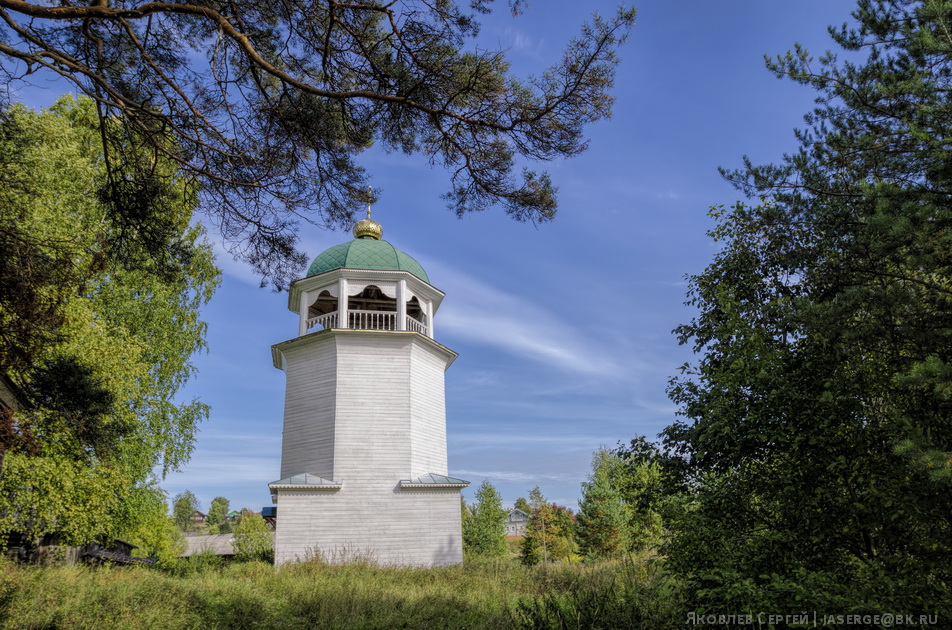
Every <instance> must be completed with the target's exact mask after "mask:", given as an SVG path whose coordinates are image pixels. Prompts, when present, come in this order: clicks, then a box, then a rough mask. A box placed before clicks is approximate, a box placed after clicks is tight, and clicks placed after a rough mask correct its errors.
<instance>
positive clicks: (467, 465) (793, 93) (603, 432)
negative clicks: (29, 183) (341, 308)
mask: <svg viewBox="0 0 952 630" xmlns="http://www.w3.org/2000/svg"><path fill="white" fill-rule="evenodd" d="M500 5H501V6H500V8H501V9H502V8H503V5H504V3H500ZM615 6H616V3H615V2H601V1H590V2H578V1H577V0H574V1H563V0H548V1H541V0H538V1H537V2H535V3H533V4H532V5H531V6H529V7H528V8H527V10H526V11H525V13H524V14H523V15H522V16H520V17H517V18H511V17H510V16H509V15H508V13H507V12H506V11H504V10H501V11H500V12H499V14H498V15H493V16H490V17H489V18H488V19H487V20H485V26H484V29H483V33H482V35H481V39H480V43H481V45H483V46H493V47H501V48H504V49H507V50H508V51H509V55H510V58H511V60H512V62H513V71H514V72H515V73H517V74H519V75H522V76H525V75H528V74H530V73H539V72H541V71H542V70H543V69H544V68H545V67H546V66H548V65H551V64H553V63H555V62H556V61H557V60H558V59H559V57H560V54H561V50H562V48H563V47H564V45H565V44H566V43H567V42H568V41H569V39H570V38H571V37H572V36H573V35H574V34H576V33H577V32H578V28H579V26H580V25H581V24H582V22H584V21H585V20H587V19H588V18H589V16H590V14H591V13H592V12H593V11H597V10H601V11H603V12H606V13H608V12H612V11H614V7H615ZM636 7H637V10H638V17H637V22H636V25H635V28H634V30H633V32H632V35H631V38H630V40H629V41H628V43H627V44H626V45H625V46H624V47H623V48H622V50H621V57H622V61H621V64H620V66H619V68H618V73H617V78H616V88H615V90H614V94H615V96H616V97H617V101H616V104H615V109H614V116H613V118H612V119H611V120H608V121H604V122H601V123H598V124H596V125H594V126H592V127H590V128H589V134H588V135H589V138H590V148H589V150H588V151H587V152H586V153H584V154H582V155H581V156H579V157H577V158H574V159H572V160H567V161H561V162H556V163H552V164H549V165H547V166H545V167H544V168H546V169H547V170H549V172H550V173H551V175H552V177H553V180H554V181H555V183H556V184H557V185H558V187H559V190H560V194H559V199H560V209H559V215H558V217H557V219H556V221H554V222H553V223H551V224H548V225H544V226H541V227H538V228H537V227H534V226H532V225H528V224H520V223H516V222H513V221H511V220H510V219H507V218H506V217H505V215H504V214H503V213H502V212H501V211H487V212H484V213H481V214H479V215H471V216H468V217H466V218H464V219H462V220H458V219H457V218H456V217H455V215H453V214H452V213H451V212H449V211H447V210H446V209H445V207H444V203H443V201H442V200H441V199H440V195H441V194H442V193H443V192H445V191H446V190H447V189H448V178H447V175H446V173H444V172H443V171H441V170H439V169H433V168H430V167H429V166H428V165H427V164H426V162H425V161H424V160H422V159H417V158H414V157H410V158H408V157H407V156H404V155H402V154H389V155H388V154H386V153H383V152H381V151H377V150H371V151H369V152H367V154H366V155H365V156H364V159H363V164H364V165H365V166H366V167H367V168H368V170H369V171H370V172H371V173H372V175H373V185H374V187H375V188H377V189H380V190H381V191H382V197H381V201H380V202H379V203H378V204H377V206H375V208H374V219H376V220H378V221H379V222H380V223H381V224H382V225H383V228H384V239H386V240H388V241H389V242H391V243H392V244H393V245H395V246H396V247H398V248H400V249H402V250H403V251H405V252H407V253H408V254H410V255H411V256H413V257H414V258H416V259H417V260H418V261H419V262H420V263H421V264H422V265H423V267H424V269H426V271H427V273H428V274H429V277H430V280H431V282H432V284H434V285H435V286H436V287H438V288H439V289H441V290H443V291H444V292H445V293H446V298H445V300H444V301H443V305H442V307H441V309H440V311H439V312H438V314H437V317H436V322H435V324H436V326H435V330H436V337H437V339H438V341H440V342H441V343H443V344H444V345H446V346H448V347H449V348H452V349H453V350H455V351H456V352H458V353H459V355H460V356H459V359H457V360H456V362H455V363H454V364H453V365H452V366H451V367H450V369H449V370H448V372H447V374H446V401H447V436H448V453H449V473H450V474H451V475H453V476H457V477H462V478H464V479H468V480H470V481H471V482H473V485H472V486H471V488H470V489H469V490H467V491H466V492H465V495H466V496H467V498H468V499H469V498H471V497H472V495H473V490H474V489H475V488H476V487H477V486H478V485H479V484H480V482H481V481H482V480H483V479H489V480H490V481H491V482H492V483H493V484H494V485H495V486H496V488H497V489H498V490H499V491H500V493H501V494H502V496H503V499H504V502H505V503H506V504H507V505H511V504H512V502H513V501H515V499H516V498H517V497H519V496H526V495H527V494H528V491H529V490H530V489H531V488H532V487H533V486H536V485H538V486H540V488H541V489H542V491H543V493H544V494H545V496H546V497H547V498H549V499H550V500H553V501H556V502H558V503H561V504H563V505H567V506H569V507H571V508H573V509H575V508H577V501H578V498H579V497H580V494H581V489H580V484H581V483H582V482H583V481H584V480H585V478H586V475H587V474H588V472H589V467H590V461H591V456H592V453H593V452H594V451H595V450H596V449H598V448H599V446H603V445H604V446H609V447H613V446H615V445H616V444H617V443H618V442H619V441H622V442H627V441H628V440H630V439H631V438H632V437H634V436H636V435H647V436H649V437H652V438H653V437H654V436H655V435H656V434H657V433H658V432H659V431H661V430H662V429H663V428H664V427H665V426H666V425H667V424H669V423H670V422H671V421H672V420H673V419H674V417H675V411H676V410H675V407H674V406H673V405H672V403H671V402H670V401H668V399H667V397H666V395H665V388H666V386H667V382H668V380H669V378H671V377H672V376H673V375H675V374H676V373H677V372H678V367H679V366H680V365H681V364H682V363H684V362H685V361H689V360H690V359H691V354H690V351H689V349H687V348H683V347H679V346H678V344H677V340H676V339H675V337H674V336H673V335H672V333H671V331H672V329H673V328H675V326H677V325H678V324H679V323H683V322H686V321H688V320H689V319H690V318H691V317H692V314H693V312H692V310H691V309H690V308H689V307H686V306H685V305H684V299H685V291H686V288H687V283H686V281H685V276H686V275H688V274H694V273H698V272H700V271H701V270H702V269H703V268H704V266H705V265H706V264H707V263H708V262H709V261H710V259H711V257H712V255H713V253H714V252H715V251H716V246H715V244H714V243H713V242H712V241H711V240H710V239H709V238H708V237H707V236H706V234H705V232H706V230H708V229H710V228H711V227H712V225H713V224H712V222H711V220H710V219H709V218H708V216H707V212H708V209H709V208H710V206H712V205H716V204H725V205H729V204H732V203H733V202H735V201H736V200H738V199H739V197H740V195H739V193H738V192H737V191H735V190H734V189H733V188H732V187H731V186H730V185H729V184H727V183H726V182H725V181H723V180H722V179H721V177H720V176H719V175H718V173H717V167H718V166H725V167H736V166H739V165H740V163H741V158H742V156H743V155H748V156H750V157H751V158H752V159H753V160H754V161H755V162H766V161H775V160H777V159H779V158H780V156H781V155H782V154H783V153H784V152H790V151H793V150H794V149H795V146H796V145H795V142H794V138H793V133H792V130H793V128H794V127H797V126H800V125H801V124H802V116H803V114H804V113H806V112H807V111H808V110H809V109H810V107H811V104H812V100H813V98H814V94H813V93H812V92H811V91H810V90H809V89H807V88H804V87H801V86H798V85H796V84H794V83H792V82H790V81H780V80H778V79H776V78H775V77H774V76H773V75H772V74H770V73H769V72H767V71H766V70H765V69H764V63H763V55H764V54H770V55H776V54H780V53H783V52H785V51H786V50H788V49H790V48H792V47H793V44H794V43H795V42H800V43H802V44H804V45H805V46H807V48H808V49H809V50H810V51H811V53H813V54H814V56H819V55H820V54H821V53H822V52H823V51H825V50H826V49H828V48H831V47H833V43H832V41H831V40H830V38H829V36H828V34H827V32H826V26H827V25H829V24H841V23H842V22H844V21H847V20H849V19H850V18H849V12H850V11H851V10H852V9H853V3H851V2H845V1H840V0H797V2H783V3H781V2H765V1H764V0H732V1H731V2H710V1H704V0H689V1H686V2H670V1H667V2H666V1H664V0H642V1H641V2H638V3H637V4H636ZM48 92H49V94H48V98H47V101H48V102H52V100H53V99H54V98H55V96H56V94H55V93H53V91H52V90H48ZM44 98H46V97H45V96H44V95H43V93H42V92H37V91H35V90H32V91H30V92H29V94H25V99H24V100H27V102H28V103H30V104H34V105H36V104H40V105H41V104H45V103H42V102H39V101H42V100H43V99H44ZM301 236H302V242H303V247H304V248H305V250H306V251H307V252H308V254H309V256H311V257H312V258H313V257H314V256H316V255H317V254H319V253H320V252H321V251H323V250H324V249H326V248H327V247H330V246H332V245H335V244H337V243H340V242H343V241H345V240H349V239H350V238H351V236H350V234H348V233H341V232H327V231H321V230H318V229H316V228H303V229H302V233H301ZM219 264H220V266H221V267H222V269H223V271H224V277H223V283H222V287H221V289H220V290H219V291H218V293H217V294H216V296H215V297H214V298H213V300H212V302H211V304H210V305H209V306H208V307H207V308H206V310H205V312H204V318H205V320H206V321H207V322H208V324H209V337H208V338H209V346H210V351H209V352H208V353H207V354H206V355H203V356H200V357H197V358H196V360H195V363H196V365H197V366H198V368H199V376H198V377H197V378H196V379H195V380H194V381H193V382H192V383H191V384H190V385H189V386H188V389H187V391H186V392H185V395H186V396H187V397H192V396H198V397H200V398H201V399H202V400H204V401H205V402H207V403H209V404H210V405H211V407H212V411H211V417H210V418H209V420H208V421H207V422H205V423H204V424H203V425H202V426H201V430H200V433H199V435H198V442H197V448H196V450H195V453H194V454H193V456H192V458H191V461H190V463H189V464H187V465H186V466H185V467H184V468H183V469H182V471H181V472H178V473H175V474H172V475H170V476H169V477H168V478H166V479H165V481H164V482H163V484H162V485H163V487H164V488H165V489H166V490H167V491H168V492H169V494H170V496H171V495H174V494H176V493H178V492H180V491H182V490H184V489H186V488H187V489H190V490H192V491H193V492H195V494H196V495H197V496H198V498H199V500H200V502H201V503H202V505H203V507H205V508H207V507H208V504H209V502H210V501H211V499H212V498H213V497H215V496H219V495H221V496H225V497H228V498H229V499H230V501H231V504H232V506H233V507H241V506H246V507H251V508H254V509H260V508H261V507H262V506H265V505H270V496H269V493H268V489H267V483H268V482H269V481H272V480H273V479H276V478H277V477H278V473H279V458H280V449H281V424H282V413H283V402H284V401H283V397H284V374H283V373H282V372H281V371H279V370H276V369H275V368H274V367H272V364H271V356H270V347H271V345H272V344H275V343H278V342H281V341H284V340H286V339H289V338H291V337H293V336H294V335H296V334H297V319H296V316H295V315H294V314H293V313H291V312H289V311H288V310H287V295H286V294H275V293H272V292H271V291H270V290H268V289H260V288H258V285H259V279H258V278H257V277H255V276H254V275H253V274H251V272H250V270H248V269H247V268H245V267H243V266H242V265H240V264H238V263H235V262H233V261H231V260H230V259H229V258H228V256H227V254H222V255H221V256H220V259H219ZM303 272H304V270H303V269H302V275H303Z"/></svg>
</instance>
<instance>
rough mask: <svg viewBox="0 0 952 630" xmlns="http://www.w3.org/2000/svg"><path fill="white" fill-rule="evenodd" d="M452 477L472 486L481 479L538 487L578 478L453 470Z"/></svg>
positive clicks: (569, 475)
mask: <svg viewBox="0 0 952 630" xmlns="http://www.w3.org/2000/svg"><path fill="white" fill-rule="evenodd" d="M452 472H453V474H454V475H460V477H462V478H465V479H467V480H468V481H471V482H472V483H473V484H474V485H479V481H477V480H482V479H489V480H490V481H494V482H502V483H524V484H536V485H539V484H540V483H542V482H546V481H548V482H553V481H554V482H560V483H565V482H574V481H575V480H576V479H577V478H578V474H576V473H568V472H558V473H536V472H520V471H516V470H503V471H500V470H454V471H452Z"/></svg>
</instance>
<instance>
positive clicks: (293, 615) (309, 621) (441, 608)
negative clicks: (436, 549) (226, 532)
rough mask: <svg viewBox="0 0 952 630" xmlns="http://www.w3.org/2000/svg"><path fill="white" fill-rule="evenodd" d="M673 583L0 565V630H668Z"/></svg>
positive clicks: (497, 567) (537, 571) (593, 570)
mask: <svg viewBox="0 0 952 630" xmlns="http://www.w3.org/2000/svg"><path fill="white" fill-rule="evenodd" d="M667 585H668V580H667V579H666V578H664V576H663V574H662V572H661V571H660V569H659V568H658V567H657V563H656V562H655V561H654V560H652V559H650V558H639V559H628V560H625V561H613V562H602V563H596V564H577V563H576V564H549V565H544V566H537V567H525V566H522V565H521V564H519V563H518V562H514V561H511V560H508V559H498V560H493V559H486V560H473V559H470V560H467V562H466V563H465V564H463V565H461V566H456V567H446V568H433V569H413V568H389V567H377V566H373V565H370V564H351V565H343V566H332V565H328V564H324V563H321V562H317V561H311V562H301V563H297V564H294V565H289V566H285V567H282V568H281V569H277V570H276V569H275V568H274V567H272V566H271V565H269V564H264V563H259V562H247V563H233V564H227V565H219V564H217V563H216V562H213V561H207V560H206V561H198V562H193V563H184V564H181V565H178V566H176V567H173V568H172V569H169V570H164V571H163V570H160V569H155V568H142V567H112V568H111V567H86V566H69V567H51V568H41V567H23V566H17V565H15V564H13V563H11V562H8V561H7V562H0V628H16V629H18V630H19V629H21V628H22V629H40V628H109V629H112V628H136V629H140V630H144V629H146V628H170V629H176V628H202V629H208V628H289V629H295V628H302V629H303V628H308V629H311V628H321V629H334V628H367V629H370V628H427V629H430V628H434V629H441V628H447V629H455V628H462V629H465V628H494V629H496V628H520V627H523V628H599V627H600V628H606V629H607V628H662V627H675V626H674V625H669V624H668V623H667V621H668V620H670V619H674V616H673V612H672V611H673V610H674V608H673V607H672V606H673V604H672V602H673V601H674V598H673V597H672V595H671V593H670V592H669V591H667V590H666V589H667V588H668V586H667Z"/></svg>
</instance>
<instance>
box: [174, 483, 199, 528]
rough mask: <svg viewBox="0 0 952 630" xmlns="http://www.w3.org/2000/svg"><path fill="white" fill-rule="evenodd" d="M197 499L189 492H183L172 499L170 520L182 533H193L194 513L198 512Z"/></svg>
mask: <svg viewBox="0 0 952 630" xmlns="http://www.w3.org/2000/svg"><path fill="white" fill-rule="evenodd" d="M198 508H199V505H198V497H196V496H195V493H194V492H192V491H191V490H183V491H182V492H180V493H178V494H177V495H175V498H174V499H172V520H173V521H174V522H175V526H176V527H178V528H179V529H180V530H182V531H183V532H191V531H195V512H197V511H198Z"/></svg>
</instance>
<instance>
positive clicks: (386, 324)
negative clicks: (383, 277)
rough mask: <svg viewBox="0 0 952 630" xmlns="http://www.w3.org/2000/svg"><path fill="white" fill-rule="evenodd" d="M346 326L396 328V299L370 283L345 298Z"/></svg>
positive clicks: (381, 328) (377, 328)
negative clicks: (358, 291)
mask: <svg viewBox="0 0 952 630" xmlns="http://www.w3.org/2000/svg"><path fill="white" fill-rule="evenodd" d="M347 312H348V328H361V329H364V330H396V329H397V300H396V299H395V298H391V297H388V296H387V295H386V294H385V293H384V292H383V291H381V290H380V287H378V286H375V285H370V286H368V287H367V288H366V289H364V290H363V291H361V292H360V293H358V294H356V295H351V296H348V298H347Z"/></svg>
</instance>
